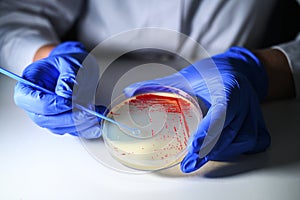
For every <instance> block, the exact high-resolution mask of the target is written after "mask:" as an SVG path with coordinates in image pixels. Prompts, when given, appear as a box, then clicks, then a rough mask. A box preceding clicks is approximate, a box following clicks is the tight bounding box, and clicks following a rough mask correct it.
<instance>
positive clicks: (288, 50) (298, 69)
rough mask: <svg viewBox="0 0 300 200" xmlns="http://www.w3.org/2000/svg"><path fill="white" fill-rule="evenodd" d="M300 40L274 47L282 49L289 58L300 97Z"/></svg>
mask: <svg viewBox="0 0 300 200" xmlns="http://www.w3.org/2000/svg"><path fill="white" fill-rule="evenodd" d="M299 47H300V40H296V41H293V42H289V43H284V44H280V45H277V46H273V47H272V48H273V49H277V50H279V51H281V52H282V53H283V54H284V55H285V56H286V58H287V60H288V63H289V66H290V69H291V72H292V75H293V79H294V84H295V90H296V91H295V92H296V98H297V99H300V57H299Z"/></svg>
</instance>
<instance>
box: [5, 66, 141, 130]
mask: <svg viewBox="0 0 300 200" xmlns="http://www.w3.org/2000/svg"><path fill="white" fill-rule="evenodd" d="M0 72H1V73H2V74H4V75H6V76H8V77H10V78H12V79H15V80H17V81H19V82H21V83H24V84H26V85H29V86H31V87H33V88H36V89H38V90H40V91H42V92H45V93H47V94H54V95H56V94H55V93H54V92H52V91H50V90H47V89H46V88H43V87H41V86H40V85H37V84H35V83H32V82H30V81H28V80H26V79H24V78H22V77H20V76H18V75H16V74H14V73H13V72H10V71H8V70H6V69H4V68H2V67H0ZM74 107H76V108H78V109H79V110H82V111H85V112H87V113H90V114H92V115H94V116H97V117H99V118H101V119H103V120H107V121H109V122H111V123H114V124H116V125H117V126H119V127H120V128H121V127H122V128H125V129H126V130H127V131H129V132H130V133H132V134H133V135H139V134H140V133H141V131H140V130H139V129H138V128H131V127H128V126H126V125H125V124H122V123H119V122H117V121H114V120H113V119H111V118H108V117H106V116H104V115H102V114H100V113H97V112H95V111H93V110H91V109H89V108H86V107H84V106H82V105H79V104H76V103H75V104H74Z"/></svg>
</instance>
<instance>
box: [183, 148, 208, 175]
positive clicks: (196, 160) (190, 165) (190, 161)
mask: <svg viewBox="0 0 300 200" xmlns="http://www.w3.org/2000/svg"><path fill="white" fill-rule="evenodd" d="M207 162H208V159H207V157H206V156H205V157H204V158H200V157H199V154H198V153H188V154H187V155H186V156H185V157H184V159H183V160H182V162H181V165H180V169H181V171H182V172H184V173H190V172H193V171H196V170H197V169H199V168H200V167H202V166H203V165H204V164H205V163H207Z"/></svg>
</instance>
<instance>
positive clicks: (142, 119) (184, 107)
mask: <svg viewBox="0 0 300 200" xmlns="http://www.w3.org/2000/svg"><path fill="white" fill-rule="evenodd" d="M140 91H143V92H141V93H139V94H136V95H135V96H132V97H130V98H127V97H126V96H125V95H121V96H120V97H119V98H117V99H116V100H115V101H113V103H112V104H111V106H110V107H109V112H108V114H107V116H108V117H110V118H112V119H113V120H115V121H117V122H119V123H122V124H124V125H126V126H128V127H131V128H138V129H139V130H140V133H139V134H134V133H132V132H130V131H128V130H125V129H124V128H123V127H120V126H117V125H115V124H113V123H111V122H109V121H104V120H103V121H102V136H103V140H104V143H105V146H106V149H107V151H108V152H109V154H110V155H111V156H112V157H113V158H114V159H115V160H116V161H118V162H119V163H121V164H122V168H123V169H122V171H124V167H125V168H128V171H130V170H131V169H133V170H142V171H157V170H162V169H166V168H169V167H171V166H174V165H176V164H178V163H180V162H181V160H182V159H183V157H184V155H185V154H186V152H187V146H188V145H189V138H190V137H191V135H192V134H193V133H194V131H195V130H196V129H197V127H198V124H199V123H200V121H201V120H202V117H203V115H202V111H201V109H200V107H199V105H198V102H197V100H196V99H195V98H194V97H192V96H190V95H189V94H187V93H185V92H183V91H181V90H179V89H176V88H171V87H165V88H164V89H163V90H162V89H160V91H157V90H152V89H151V87H150V88H149V87H146V88H143V89H141V90H140ZM125 171H126V170H125Z"/></svg>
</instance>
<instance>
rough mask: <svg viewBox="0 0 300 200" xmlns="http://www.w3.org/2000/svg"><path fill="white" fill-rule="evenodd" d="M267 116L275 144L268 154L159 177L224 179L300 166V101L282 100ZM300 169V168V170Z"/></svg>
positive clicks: (175, 170)
mask: <svg viewBox="0 0 300 200" xmlns="http://www.w3.org/2000/svg"><path fill="white" fill-rule="evenodd" d="M263 113H264V117H265V121H266V124H267V127H268V129H269V131H270V134H271V137H272V142H271V146H270V148H269V149H268V150H267V151H266V152H262V153H258V154H253V155H245V156H241V157H240V158H239V159H237V160H235V161H230V162H216V161H210V162H208V163H207V164H206V165H204V166H203V167H202V168H201V169H199V170H198V171H197V172H194V173H191V174H183V173H181V172H180V169H179V166H176V167H173V168H170V169H167V170H164V171H161V172H157V173H156V174H157V175H159V176H169V177H170V176H174V177H181V176H182V177H186V176H201V177H208V178H220V177H229V176H235V175H240V174H244V173H248V172H252V171H259V170H271V169H276V168H278V169H279V168H283V167H286V166H291V165H295V164H298V165H299V166H300V153H299V152H300V133H299V131H300V121H299V119H300V118H299V116H300V102H299V101H278V102H271V103H268V104H264V105H263ZM299 170H300V168H299Z"/></svg>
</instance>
